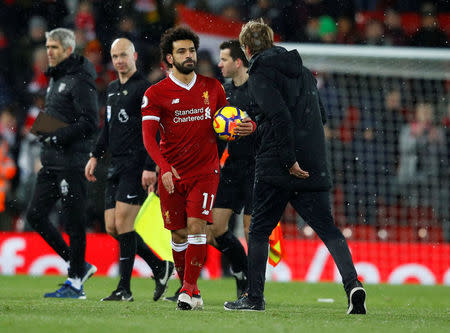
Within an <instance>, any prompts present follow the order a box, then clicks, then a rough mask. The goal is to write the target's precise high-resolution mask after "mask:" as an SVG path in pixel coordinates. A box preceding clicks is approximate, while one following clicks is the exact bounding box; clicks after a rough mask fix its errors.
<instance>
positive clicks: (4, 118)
mask: <svg viewBox="0 0 450 333" xmlns="http://www.w3.org/2000/svg"><path fill="white" fill-rule="evenodd" d="M16 132H17V128H16V117H15V115H14V112H13V110H12V108H11V107H9V106H6V107H4V108H3V109H2V110H1V112H0V135H1V136H2V139H3V140H6V142H7V143H8V146H9V147H13V146H14V144H15V143H16Z"/></svg>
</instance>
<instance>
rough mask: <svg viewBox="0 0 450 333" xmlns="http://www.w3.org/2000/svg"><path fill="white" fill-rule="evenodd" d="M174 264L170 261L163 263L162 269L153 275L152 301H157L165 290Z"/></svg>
mask: <svg viewBox="0 0 450 333" xmlns="http://www.w3.org/2000/svg"><path fill="white" fill-rule="evenodd" d="M174 267H175V266H174V264H173V262H171V261H164V266H163V268H162V269H161V270H160V271H159V272H157V273H155V284H156V287H155V292H154V293H153V300H154V301H157V300H159V299H160V298H161V297H162V296H163V295H164V293H165V292H166V290H167V286H168V284H169V279H170V277H171V276H172V273H173V269H174Z"/></svg>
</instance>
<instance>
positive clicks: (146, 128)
mask: <svg viewBox="0 0 450 333" xmlns="http://www.w3.org/2000/svg"><path fill="white" fill-rule="evenodd" d="M141 110H142V137H143V139H144V146H145V149H146V150H147V152H148V154H149V155H150V157H151V158H152V159H153V161H154V162H155V163H156V164H157V165H158V166H159V168H160V169H161V175H163V174H165V173H166V172H168V171H171V170H172V168H171V166H170V164H169V163H168V162H167V161H166V159H165V158H164V156H163V155H162V153H161V150H160V148H159V145H158V143H157V142H156V135H157V132H158V127H159V122H160V115H161V110H160V107H159V106H158V104H157V97H156V94H154V91H153V89H151V88H149V89H147V91H146V92H145V94H144V97H143V98H142V106H141Z"/></svg>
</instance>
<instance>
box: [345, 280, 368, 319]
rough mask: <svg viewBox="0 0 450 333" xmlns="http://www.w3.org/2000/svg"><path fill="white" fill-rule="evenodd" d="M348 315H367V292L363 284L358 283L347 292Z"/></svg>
mask: <svg viewBox="0 0 450 333" xmlns="http://www.w3.org/2000/svg"><path fill="white" fill-rule="evenodd" d="M347 299H348V309H347V314H366V313H367V308H366V291H365V290H364V288H363V285H362V283H361V282H359V281H357V282H355V284H354V285H353V286H352V287H351V288H350V289H349V291H348V292H347Z"/></svg>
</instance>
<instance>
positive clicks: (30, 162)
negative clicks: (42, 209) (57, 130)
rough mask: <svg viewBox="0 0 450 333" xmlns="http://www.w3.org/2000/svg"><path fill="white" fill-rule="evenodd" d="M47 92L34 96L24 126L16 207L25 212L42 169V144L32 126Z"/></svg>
mask: <svg viewBox="0 0 450 333" xmlns="http://www.w3.org/2000/svg"><path fill="white" fill-rule="evenodd" d="M45 93H46V90H45V89H44V90H39V91H36V92H35V93H34V94H33V104H32V105H31V106H30V108H29V109H28V111H27V116H26V119H25V123H24V126H23V127H22V131H21V135H22V140H21V142H20V150H19V156H18V159H17V166H18V167H19V171H20V175H19V184H18V186H17V189H16V193H15V196H16V200H17V202H16V205H17V208H18V209H19V210H20V211H23V212H24V211H25V209H26V208H27V205H28V202H29V201H30V199H31V194H32V193H33V188H34V183H35V180H36V174H37V171H38V170H39V169H40V168H41V160H40V152H41V144H40V143H39V141H38V140H37V137H36V136H34V135H33V134H31V133H30V130H31V126H32V125H33V123H34V120H35V119H36V117H37V116H38V114H39V112H41V111H43V110H44V104H45Z"/></svg>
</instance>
